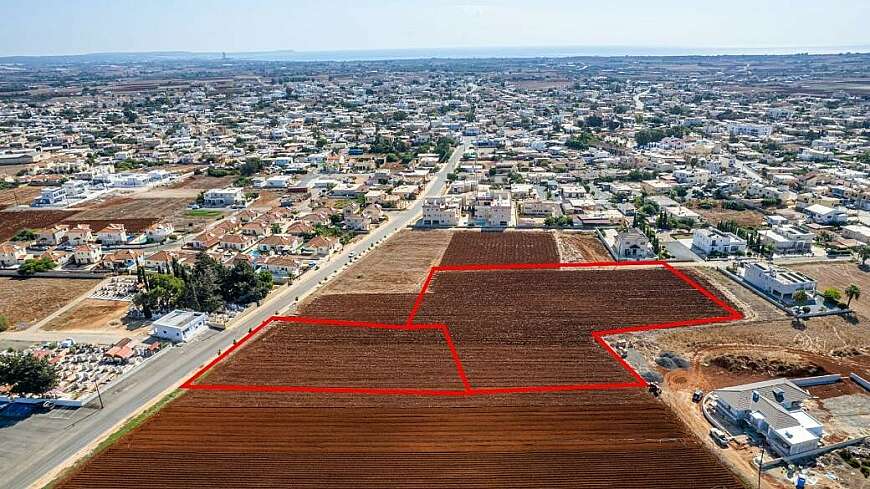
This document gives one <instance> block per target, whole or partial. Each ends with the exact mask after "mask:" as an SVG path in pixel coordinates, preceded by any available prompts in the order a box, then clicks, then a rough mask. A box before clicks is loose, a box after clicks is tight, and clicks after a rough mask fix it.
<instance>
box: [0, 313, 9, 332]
mask: <svg viewBox="0 0 870 489" xmlns="http://www.w3.org/2000/svg"><path fill="white" fill-rule="evenodd" d="M7 329H9V319H7V318H6V316H4V315H2V314H0V333H2V332H4V331H6V330H7Z"/></svg>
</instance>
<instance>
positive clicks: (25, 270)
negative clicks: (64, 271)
mask: <svg viewBox="0 0 870 489" xmlns="http://www.w3.org/2000/svg"><path fill="white" fill-rule="evenodd" d="M56 266H57V263H55V262H54V260H52V259H51V258H32V259H30V260H24V263H22V264H21V266H20V267H18V274H19V275H24V276H25V277H27V276H30V275H33V274H35V273H36V272H47V271H49V270H53V269H54V268H55V267H56Z"/></svg>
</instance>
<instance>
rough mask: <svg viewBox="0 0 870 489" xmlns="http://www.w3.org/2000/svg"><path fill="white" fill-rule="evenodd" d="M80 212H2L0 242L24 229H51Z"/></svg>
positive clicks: (46, 210) (53, 210) (47, 210)
mask: <svg viewBox="0 0 870 489" xmlns="http://www.w3.org/2000/svg"><path fill="white" fill-rule="evenodd" d="M76 212H78V211H62V210H56V209H52V210H49V209H45V210H32V211H31V210H26V211H5V212H0V241H6V240H7V239H9V238H11V237H12V236H15V233H17V232H18V231H21V230H22V229H42V228H47V227H51V226H52V225H54V224H57V223H59V222H60V221H62V220H64V219H65V218H67V217H70V216H72V215H74V214H76Z"/></svg>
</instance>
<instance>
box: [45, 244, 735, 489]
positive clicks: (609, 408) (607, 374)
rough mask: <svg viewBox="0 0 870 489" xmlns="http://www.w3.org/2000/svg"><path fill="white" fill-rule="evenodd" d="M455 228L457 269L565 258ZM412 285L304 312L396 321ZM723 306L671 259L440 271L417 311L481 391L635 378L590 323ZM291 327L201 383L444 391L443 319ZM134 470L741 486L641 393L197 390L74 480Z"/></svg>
mask: <svg viewBox="0 0 870 489" xmlns="http://www.w3.org/2000/svg"><path fill="white" fill-rule="evenodd" d="M456 236H465V237H460V238H456V237H454V238H453V240H452V241H451V243H450V246H449V248H448V250H447V253H446V254H445V257H444V259H443V261H442V263H443V264H458V263H516V262H527V263H528V262H548V261H549V262H553V261H557V260H558V252H557V250H556V245H555V242H554V241H553V238H552V236H551V235H549V234H547V233H520V232H516V233H503V234H481V233H458V234H457V235H456ZM481 236H487V237H483V238H481ZM501 240H504V242H501ZM415 297H416V296H415V294H331V295H321V296H319V297H316V298H315V299H313V300H312V301H311V302H309V303H308V304H307V305H306V306H305V307H304V308H303V309H302V310H301V311H300V312H299V313H300V315H303V316H316V317H321V318H324V317H329V318H336V319H352V320H355V321H373V322H383V323H392V324H397V323H402V322H404V321H405V320H406V318H407V317H408V314H409V311H410V309H411V305H412V304H413V303H414V299H415ZM719 314H722V310H721V309H719V308H718V307H716V306H715V305H714V304H712V303H711V302H710V301H709V300H707V299H706V298H705V297H703V296H702V295H701V294H700V293H698V292H697V291H695V290H694V289H692V288H691V287H690V286H688V285H687V284H685V283H684V282H682V281H681V280H679V279H678V278H676V277H674V276H673V275H672V274H671V273H669V272H668V271H666V270H661V269H619V270H598V269H588V270H563V271H560V270H523V271H488V272H439V273H438V274H436V275H435V277H434V279H433V281H432V283H431V285H430V287H429V289H428V292H427V293H426V294H425V300H424V301H423V303H422V306H421V308H420V309H419V311H418V313H417V315H416V317H415V318H414V322H415V323H417V324H423V323H444V324H447V325H448V326H449V328H450V332H451V335H452V336H453V339H454V341H455V343H456V347H457V349H458V352H459V355H460V356H461V357H462V362H463V365H464V366H465V369H466V371H467V373H468V376H469V380H470V382H471V383H472V385H473V386H475V387H478V386H503V385H523V384H526V385H534V384H548V383H573V382H594V381H596V380H598V379H601V380H606V381H610V382H615V381H620V380H626V379H628V380H631V378H630V377H629V374H628V373H627V372H626V371H625V370H624V369H622V367H621V366H620V365H619V364H618V363H617V362H616V361H615V360H614V359H613V358H611V357H610V356H609V355H608V354H607V353H606V352H605V351H604V350H602V349H601V348H600V347H599V346H598V345H596V344H594V343H593V342H592V341H591V339H590V332H591V331H594V330H598V329H609V328H613V327H618V326H622V325H637V324H644V323H650V322H656V323H657V322H663V321H669V320H684V319H692V318H697V317H707V316H715V315H719ZM294 326H302V327H301V328H289V327H285V326H281V325H275V327H269V328H268V329H266V330H265V331H264V332H263V333H262V334H261V335H260V336H258V337H255V338H254V339H253V340H252V341H251V342H250V344H246V345H244V346H242V347H241V348H240V349H239V350H238V351H236V352H234V353H233V354H232V355H230V356H229V357H228V358H227V359H225V360H224V363H222V364H219V366H218V367H217V369H216V370H214V371H212V372H210V373H209V374H207V375H206V376H205V377H204V378H203V379H202V381H203V382H204V383H209V384H214V383H220V382H224V381H226V382H248V381H251V382H257V383H266V384H269V385H300V384H303V383H304V382H303V381H313V382H327V383H329V382H338V381H343V382H344V383H361V382H363V381H365V382H366V383H367V385H366V386H367V387H368V386H371V385H372V382H375V383H378V382H381V383H382V382H393V384H392V385H401V386H404V382H406V381H407V380H408V379H412V380H416V381H418V382H419V384H418V385H417V387H426V386H429V385H434V386H437V387H440V386H441V385H440V384H433V381H435V380H436V378H435V377H433V372H439V375H438V377H437V379H440V375H441V374H442V373H443V374H445V375H446V374H448V372H447V370H449V369H448V367H447V366H446V365H448V363H449V362H447V361H445V359H444V358H445V357H442V356H441V355H440V353H439V352H440V351H441V350H434V349H431V348H430V347H431V346H432V345H436V344H441V343H442V341H441V339H440V338H438V337H437V336H438V333H437V330H432V331H429V333H430V334H429V335H422V336H417V334H418V333H419V332H418V331H392V330H389V332H388V335H387V336H381V337H378V335H379V334H381V333H382V332H380V331H378V332H375V331H361V330H354V331H350V330H342V329H341V328H340V327H339V328H336V327H331V328H330V327H326V328H330V329H325V328H324V327H323V326H317V327H316V328H318V329H317V330H314V327H311V328H309V327H308V326H306V325H298V324H297V325H294ZM305 329H309V330H310V331H305ZM409 335H410V336H409ZM385 338H386V339H387V340H388V341H386V343H382V342H381V341H380V340H383V339H385ZM444 352H445V353H446V352H447V350H446V349H445V350H444ZM384 356H389V357H391V358H392V360H393V362H394V365H395V368H394V369H393V370H392V371H389V370H385V369H384V364H383V362H381V361H380V359H381V358H383V357H384ZM360 363H361V364H362V367H361V368H360V367H359V365H360ZM423 365H426V366H429V370H420V369H418V367H419V366H423ZM320 367H324V368H320ZM442 371H443V372H442ZM415 372H416V373H415ZM452 373H453V372H451V374H452ZM397 379H398V380H401V382H402V383H401V384H396V381H397ZM449 379H451V380H452V381H455V379H457V377H456V376H455V375H452V376H451V377H449ZM355 385H356V384H355ZM449 387H450V388H455V387H454V386H453V385H450V386H449ZM119 481H122V483H123V484H124V485H125V486H129V487H190V488H198V487H202V488H209V489H212V488H218V487H233V488H237V487H262V488H266V487H269V488H271V487H412V488H417V487H420V488H423V487H426V488H428V487H463V488H465V487H479V488H491V487H511V488H513V487H516V488H520V487H522V488H530V487H540V488H557V487H573V488H589V489H593V488H594V489H603V488H620V489H641V488H648V487H658V488H664V489H684V488H689V487H691V488H702V489H738V488H741V487H743V486H742V484H741V483H740V482H739V481H738V480H737V479H736V478H735V477H734V476H733V475H732V474H731V473H730V472H729V471H728V470H727V469H725V468H724V467H723V466H722V465H721V464H720V463H719V462H717V460H716V459H715V457H713V455H712V454H711V453H710V452H708V451H707V449H706V448H704V447H703V446H702V445H701V444H700V443H699V442H698V440H697V439H695V438H694V437H693V435H691V434H690V433H688V432H687V431H686V429H685V428H684V426H683V425H681V424H680V423H679V421H678V420H677V419H676V418H675V417H674V416H673V415H672V414H671V412H670V411H669V410H668V409H667V408H666V407H665V406H664V405H663V404H661V403H659V402H658V401H656V400H655V399H654V398H652V397H651V396H650V395H649V394H647V393H646V391H645V390H643V389H623V390H608V391H600V390H599V391H581V392H547V393H526V394H518V395H470V396H458V397H453V396H451V397H437V396H436V397H432V396H407V395H401V396H390V395H360V394H334V393H302V392H238V391H207V390H195V391H188V392H186V393H185V395H183V396H182V397H181V398H179V399H177V400H175V401H174V402H172V403H171V404H170V405H169V406H168V407H166V408H164V409H163V410H162V411H160V412H159V413H158V414H157V415H155V416H154V417H152V418H151V419H149V420H148V421H147V422H145V423H144V424H143V425H142V426H140V427H139V428H138V429H136V430H134V431H133V432H131V433H130V434H128V435H126V436H124V437H123V438H121V439H120V440H119V441H118V442H117V443H116V444H115V445H114V446H113V447H111V448H109V449H108V450H106V451H105V452H103V453H102V454H100V455H98V456H97V457H96V458H94V459H93V460H91V461H90V462H89V463H88V464H86V465H85V466H84V467H83V468H81V469H79V470H78V471H76V472H75V473H74V474H72V475H71V476H70V477H69V478H68V479H67V480H66V481H64V483H63V484H62V485H61V486H62V487H66V488H74V487H75V488H78V487H82V488H84V487H88V488H102V487H116V486H117V485H119Z"/></svg>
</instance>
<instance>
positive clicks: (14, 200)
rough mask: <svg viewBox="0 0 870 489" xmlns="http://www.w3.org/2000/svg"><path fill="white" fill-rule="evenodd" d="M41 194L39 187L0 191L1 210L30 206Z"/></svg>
mask: <svg viewBox="0 0 870 489" xmlns="http://www.w3.org/2000/svg"><path fill="white" fill-rule="evenodd" d="M0 168H2V167H0ZM39 192H40V189H39V187H28V186H24V187H18V188H13V189H7V190H0V210H2V209H5V208H7V207H12V206H14V205H30V202H31V201H33V199H35V198H36V197H38V196H39Z"/></svg>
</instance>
